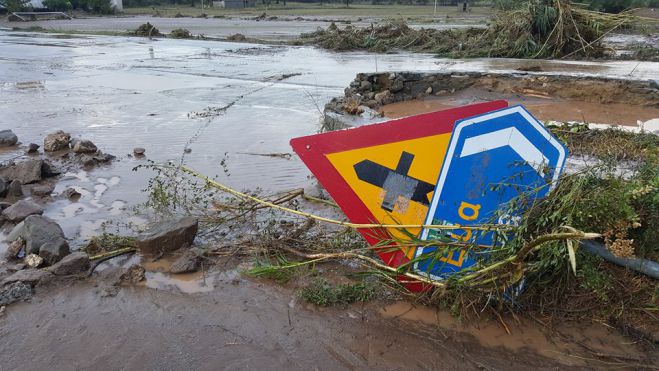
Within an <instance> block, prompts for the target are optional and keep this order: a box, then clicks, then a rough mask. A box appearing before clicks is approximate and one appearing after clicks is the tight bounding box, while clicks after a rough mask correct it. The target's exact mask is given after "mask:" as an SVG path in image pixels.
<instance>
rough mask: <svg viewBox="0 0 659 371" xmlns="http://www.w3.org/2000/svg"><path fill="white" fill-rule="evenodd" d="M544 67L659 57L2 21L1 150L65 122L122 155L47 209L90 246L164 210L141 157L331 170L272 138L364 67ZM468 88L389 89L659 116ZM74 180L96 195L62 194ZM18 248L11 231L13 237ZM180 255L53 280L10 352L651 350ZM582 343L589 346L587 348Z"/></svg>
mask: <svg viewBox="0 0 659 371" xmlns="http://www.w3.org/2000/svg"><path fill="white" fill-rule="evenodd" d="M281 23H284V22H281ZM287 23H288V22H287ZM261 31H262V30H261ZM261 31H259V32H261ZM295 32H298V31H295ZM529 66H531V67H533V68H539V69H540V70H542V71H544V72H543V73H545V74H567V75H574V76H578V75H592V76H608V77H614V78H628V77H629V76H632V77H633V78H635V79H640V80H658V79H659V64H657V63H650V62H606V63H602V62H563V61H559V62H550V61H544V62H539V61H533V62H529V61H520V60H491V59H474V60H446V59H438V58H435V57H434V56H432V55H424V54H416V55H413V56H412V55H410V54H387V55H384V54H369V53H341V54H339V53H331V52H326V51H322V50H318V49H315V48H312V47H288V46H273V45H257V44H244V43H229V42H215V41H193V40H169V39H160V40H148V39H142V38H127V37H110V36H74V35H65V34H38V33H26V32H4V31H0V107H2V115H1V116H0V129H12V130H13V131H14V132H15V133H16V134H17V135H18V137H19V140H20V141H21V142H22V145H23V147H20V148H16V147H14V148H9V149H4V150H2V151H0V161H3V162H4V161H8V160H11V159H20V158H23V157H29V155H24V146H25V145H27V144H28V143H31V142H33V143H38V144H43V139H44V137H45V136H46V134H48V133H52V132H54V131H55V130H58V129H61V130H64V131H66V132H70V133H71V134H72V136H73V137H74V138H84V139H89V140H91V141H93V142H94V143H95V144H96V145H97V146H98V147H99V148H100V149H101V150H102V151H103V152H105V153H110V154H114V155H116V156H117V159H116V160H115V161H113V162H112V163H111V164H109V165H102V166H100V167H97V168H95V169H93V170H89V171H82V170H76V171H66V172H65V173H64V174H63V175H62V177H61V178H60V179H59V180H58V182H57V185H56V188H55V190H54V192H53V195H55V196H54V197H52V198H50V197H47V198H45V199H43V202H45V213H44V215H46V216H48V217H50V218H52V219H54V220H56V221H57V223H59V224H60V225H61V226H62V228H63V229H64V233H65V235H66V237H67V239H69V240H70V242H71V245H72V247H73V249H76V248H77V247H79V246H81V245H82V244H83V243H85V241H86V240H87V239H88V238H89V237H91V236H95V235H98V234H99V233H100V232H101V231H102V230H103V228H104V226H103V225H104V223H106V222H114V223H115V224H126V223H135V224H143V223H145V222H147V220H146V217H144V216H141V215H139V214H136V213H135V211H134V210H133V208H134V207H136V206H138V205H139V204H140V203H142V202H143V201H144V200H145V197H146V195H145V193H144V192H143V191H142V190H143V189H145V188H146V187H147V185H148V179H149V177H150V176H151V175H152V174H151V173H150V172H149V171H148V170H139V171H137V172H136V171H133V168H135V167H136V166H138V165H144V164H147V163H148V161H149V160H150V161H153V162H155V163H166V162H169V161H172V162H175V163H181V162H182V163H185V164H187V165H188V166H190V167H192V168H194V169H196V170H198V171H200V172H202V173H205V174H208V175H210V176H217V178H218V180H219V181H221V182H223V183H226V184H228V185H230V186H232V187H234V188H236V189H251V190H253V189H256V188H260V189H263V190H264V191H265V192H280V191H287V190H290V189H293V188H300V187H307V186H309V185H313V184H315V182H314V181H313V180H312V179H311V178H310V176H309V171H308V170H307V169H306V167H305V166H304V165H303V164H302V162H301V161H300V160H299V159H298V158H297V157H296V156H295V155H292V154H291V155H290V156H287V155H284V156H268V154H273V153H276V154H290V153H291V149H290V147H289V140H290V139H291V138H293V137H297V136H302V135H308V134H312V133H315V132H317V131H318V130H319V129H320V119H321V115H322V111H323V107H324V105H325V104H326V103H327V102H328V101H329V100H330V99H331V98H332V97H336V96H339V95H342V94H343V93H344V88H345V87H346V86H348V85H349V84H350V82H351V81H352V80H353V79H354V78H355V75H356V74H357V73H360V72H378V71H379V72H382V71H404V70H405V71H443V72H446V71H449V72H466V71H491V72H520V71H523V70H526V69H528V68H529ZM460 94H462V95H456V96H453V97H450V98H448V97H447V98H441V99H436V100H426V101H411V102H405V103H402V104H400V105H390V106H386V107H384V112H385V114H386V115H387V116H389V117H400V116H405V115H409V114H413V113H420V112H422V111H429V110H435V109H441V108H445V107H449V106H455V105H460V104H465V103H471V102H473V101H475V100H488V99H501V98H510V99H511V100H512V103H524V104H528V105H529V108H530V109H531V111H533V112H534V113H536V114H538V115H539V116H540V117H541V118H543V119H547V120H572V119H575V120H579V119H581V118H585V119H587V120H588V121H592V122H595V121H597V120H598V118H607V119H609V120H611V119H614V118H615V120H617V121H619V122H620V123H621V124H634V123H635V121H634V120H646V119H651V118H657V117H658V115H657V110H656V109H653V108H647V110H642V111H638V110H637V111H634V112H629V111H626V110H625V107H622V106H618V105H596V104H576V105H574V104H571V105H570V108H569V109H566V108H565V107H564V105H565V104H566V103H565V102H562V101H557V100H549V101H548V100H546V99H542V98H535V99H530V100H524V99H519V97H514V96H497V95H496V94H492V93H491V92H489V93H488V92H473V91H471V92H469V91H464V92H461V93H460ZM135 147H143V148H145V149H146V156H145V157H136V156H134V155H132V153H133V149H134V148H135ZM46 156H54V157H57V154H49V155H46ZM67 187H74V188H75V189H76V190H77V191H78V192H79V193H80V198H79V199H77V200H73V201H70V200H69V199H66V198H64V197H60V196H58V195H59V194H60V193H61V192H63V191H64V190H65V189H66V188H67ZM109 228H110V229H111V228H112V227H109ZM5 248H6V246H4V244H2V243H0V251H2V250H4V249H5ZM173 258H174V257H165V258H163V259H160V260H158V261H155V262H152V261H142V260H141V258H140V257H139V256H137V255H133V256H128V255H127V256H123V257H121V258H116V259H114V260H113V262H112V263H111V264H103V265H102V266H99V268H98V269H97V272H96V274H94V276H93V277H92V278H89V279H87V280H86V281H85V282H84V283H79V284H76V285H62V284H60V285H59V286H56V285H53V286H55V287H53V286H50V287H49V286H46V287H37V290H36V293H37V295H36V296H35V297H34V298H33V299H32V302H31V303H19V304H15V305H12V306H11V307H10V308H8V309H7V312H3V311H2V310H0V334H1V335H2V336H3V338H4V339H5V341H4V342H3V344H2V345H1V346H0V352H1V354H3V356H2V362H1V363H0V369H5V368H7V369H39V368H47V367H51V366H52V365H54V364H56V365H61V364H67V365H68V366H70V368H71V369H81V368H82V369H84V368H90V367H98V365H99V364H108V365H110V364H115V362H117V361H118V360H121V362H120V363H121V364H122V366H123V367H125V368H143V369H181V368H189V369H217V368H218V367H216V366H217V365H221V367H222V368H227V369H235V368H248V367H254V368H255V367H260V368H276V369H284V368H286V369H290V368H296V369H297V368H299V369H312V368H320V369H365V368H379V369H410V368H414V369H520V370H521V369H528V367H529V366H531V367H533V368H538V369H556V368H560V367H579V368H586V369H588V368H598V367H604V366H610V365H609V364H607V363H606V362H603V361H600V360H595V361H594V362H593V361H591V360H587V359H583V358H580V357H581V356H580V355H579V354H581V353H579V351H581V350H587V351H589V352H599V353H602V354H604V353H606V354H613V355H615V356H616V357H617V356H620V357H623V356H625V357H628V359H632V360H645V359H646V358H648V357H646V356H647V355H646V354H643V353H642V352H641V351H639V349H637V348H635V347H634V346H633V344H631V343H629V342H626V341H627V340H626V339H623V338H622V337H620V336H618V335H615V334H613V333H612V332H611V331H610V330H609V329H608V328H605V327H603V326H602V325H601V324H598V323H582V324H579V325H578V326H574V327H573V326H572V325H571V324H567V325H565V328H564V332H563V333H562V335H561V336H560V339H559V340H556V339H557V338H556V337H554V338H552V340H550V338H548V337H547V334H546V333H545V330H544V327H537V326H536V325H535V324H532V323H527V322H526V321H519V320H518V319H517V318H516V317H515V316H511V317H506V318H503V319H501V322H502V323H503V325H501V326H500V325H499V323H498V322H496V321H495V322H489V323H487V324H482V325H481V324H480V323H477V322H474V323H461V322H460V321H458V320H457V319H455V318H453V317H451V316H449V315H448V314H447V313H445V312H439V311H435V310H432V309H429V308H424V307H416V306H414V305H412V304H410V303H407V302H391V303H390V302H382V301H377V302H372V303H366V304H364V305H361V306H360V305H350V306H346V307H341V308H329V309H322V308H318V307H315V306H312V305H309V304H304V303H303V302H301V300H300V299H299V297H298V296H297V295H296V294H295V292H294V291H293V288H291V287H289V286H286V285H283V286H279V285H272V284H270V283H268V282H264V281H260V280H256V279H248V278H246V277H245V275H243V274H241V270H240V265H239V263H240V261H234V262H232V263H231V264H230V265H226V266H225V267H222V266H221V265H220V264H218V265H217V266H214V267H209V269H206V267H203V266H202V268H201V270H200V271H198V272H196V273H186V274H178V275H170V274H169V273H167V272H168V270H169V268H170V266H171V264H172V259H173ZM137 263H141V264H143V266H144V268H145V269H146V274H145V276H146V280H145V281H144V282H141V283H139V284H135V285H126V284H123V286H122V284H121V283H120V281H121V280H119V279H118V278H117V277H116V272H117V271H118V269H117V267H120V266H123V267H126V266H129V265H131V264H137ZM342 269H345V267H342ZM59 283H61V282H59ZM3 313H4V314H3ZM483 317H485V315H483ZM504 321H505V322H504ZM505 323H508V325H505ZM507 326H510V328H508V327H507ZM509 333H511V334H512V335H511V334H509ZM583 334H588V336H587V337H586V336H584V335H583ZM574 342H579V343H581V344H584V345H583V347H582V348H578V349H577V350H575V349H574V347H573V343H574ZM30 352H32V353H30ZM81 354H84V355H85V356H83V357H81V356H80V355H81ZM26 358H29V362H26ZM650 358H651V357H650ZM655 358H656V357H655ZM620 359H623V358H620ZM614 365H618V364H614ZM101 368H103V367H101Z"/></svg>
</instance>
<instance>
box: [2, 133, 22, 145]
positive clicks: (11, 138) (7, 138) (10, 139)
mask: <svg viewBox="0 0 659 371" xmlns="http://www.w3.org/2000/svg"><path fill="white" fill-rule="evenodd" d="M16 143H18V137H17V136H16V134H14V132H13V131H11V130H0V147H11V146H13V145H16Z"/></svg>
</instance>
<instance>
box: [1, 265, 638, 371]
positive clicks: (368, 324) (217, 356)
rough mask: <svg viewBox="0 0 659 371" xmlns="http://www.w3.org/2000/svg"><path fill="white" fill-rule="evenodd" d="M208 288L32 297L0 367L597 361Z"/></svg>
mask: <svg viewBox="0 0 659 371" xmlns="http://www.w3.org/2000/svg"><path fill="white" fill-rule="evenodd" d="M218 277H220V276H218ZM213 284H214V285H215V287H216V289H215V290H212V291H208V292H204V293H203V294H184V293H180V292H178V291H173V290H167V289H163V290H153V289H149V288H144V287H139V286H125V287H123V288H121V290H119V291H118V292H117V293H116V295H107V294H106V293H105V292H104V291H103V290H102V289H101V288H100V287H96V285H95V283H94V281H90V282H87V283H80V284H77V285H73V286H70V287H66V288H49V289H48V290H47V292H38V293H37V294H38V295H37V296H36V297H35V298H33V299H32V303H23V304H15V305H13V306H11V307H8V308H7V310H6V313H5V314H4V315H3V316H2V317H0V333H1V334H2V336H3V342H2V344H1V345H0V352H1V353H0V354H2V355H3V356H2V366H3V369H5V368H6V369H15V370H23V369H26V370H27V369H45V368H52V367H56V368H70V369H86V368H95V369H110V368H113V369H116V368H122V369H137V368H139V369H197V370H204V369H218V368H221V369H236V368H265V369H321V370H335V369H367V368H368V369H371V368H378V369H387V370H394V369H461V370H462V369H483V368H484V369H510V370H517V369H519V370H526V369H528V368H529V367H533V368H538V369H555V368H557V367H558V368H562V367H568V366H578V367H580V368H595V367H597V366H599V365H600V364H598V363H597V362H585V361H583V360H580V359H579V358H576V357H570V356H565V357H556V355H555V354H552V352H551V350H553V349H561V350H562V351H566V352H568V353H569V354H571V355H579V354H580V353H579V352H578V351H576V350H575V349H572V350H570V349H562V348H560V347H557V346H556V345H552V344H550V343H549V342H545V343H542V342H535V343H534V342H531V343H530V344H526V345H524V346H522V345H523V344H525V343H527V342H528V339H529V338H530V337H536V336H537V337H542V336H543V335H542V334H536V333H534V334H531V335H529V334H523V333H522V332H521V331H520V332H513V334H512V335H509V336H508V335H501V336H500V337H501V338H506V337H507V338H508V340H505V341H501V340H493V341H489V342H488V343H481V342H479V341H478V340H476V339H475V338H474V337H473V336H472V335H471V334H470V333H469V332H465V331H462V330H457V331H456V328H459V327H460V326H452V325H447V324H443V323H441V324H440V325H437V323H436V322H434V321H433V322H431V321H428V320H427V313H426V312H422V313H421V314H419V315H417V312H415V310H412V311H409V310H407V307H406V305H407V304H402V303H397V304H393V305H390V306H387V307H385V308H386V312H383V313H384V314H382V313H380V311H379V309H378V308H379V307H380V306H382V303H379V302H376V303H370V304H368V305H365V306H360V305H354V306H350V307H343V308H325V309H322V310H321V309H317V308H315V307H313V306H309V305H306V304H303V303H301V302H299V299H298V298H297V297H296V296H295V294H294V293H293V292H291V291H289V290H288V289H285V288H281V287H277V286H272V285H270V284H262V283H259V282H254V281H249V280H244V279H231V278H228V277H227V278H224V279H222V278H218V279H216V280H215V281H214V282H213ZM40 290H41V291H46V289H45V288H41V289H40ZM383 311H384V310H383ZM394 317H402V318H394ZM516 330H517V329H516V328H515V331H516ZM492 331H493V333H495V332H496V330H492ZM510 337H512V338H515V340H510ZM510 344H513V346H510ZM520 344H521V345H520ZM536 344H538V346H539V347H543V346H548V347H549V348H548V350H547V353H548V354H549V357H546V356H542V355H538V354H536V351H537V350H538V349H534V347H535V346H536ZM620 347H623V346H622V345H621V346H620ZM623 348H624V347H623ZM616 350H618V349H616ZM631 354H634V353H631ZM28 355H29V356H28ZM628 355H629V354H628ZM511 361H512V362H511Z"/></svg>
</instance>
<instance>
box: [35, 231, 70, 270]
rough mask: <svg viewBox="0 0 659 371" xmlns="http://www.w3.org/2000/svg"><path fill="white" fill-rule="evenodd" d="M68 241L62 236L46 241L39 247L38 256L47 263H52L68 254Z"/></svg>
mask: <svg viewBox="0 0 659 371" xmlns="http://www.w3.org/2000/svg"><path fill="white" fill-rule="evenodd" d="M70 253H71V250H69V243H68V242H66V240H65V239H64V238H61V237H58V238H56V239H54V240H53V241H51V242H46V243H45V244H43V245H41V247H40V248H39V256H40V257H42V258H43V260H44V261H45V262H46V264H47V265H53V264H55V263H57V262H58V261H60V260H62V259H63V258H64V257H65V256H67V255H69V254H70Z"/></svg>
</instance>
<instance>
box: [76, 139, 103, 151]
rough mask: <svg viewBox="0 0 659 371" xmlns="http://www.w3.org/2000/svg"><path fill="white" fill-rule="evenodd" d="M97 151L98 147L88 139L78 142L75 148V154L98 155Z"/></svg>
mask: <svg viewBox="0 0 659 371" xmlns="http://www.w3.org/2000/svg"><path fill="white" fill-rule="evenodd" d="M97 151H98V148H97V147H96V145H95V144H94V143H92V141H91V140H87V139H80V140H76V142H75V145H74V146H73V152H75V153H96V152H97Z"/></svg>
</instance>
